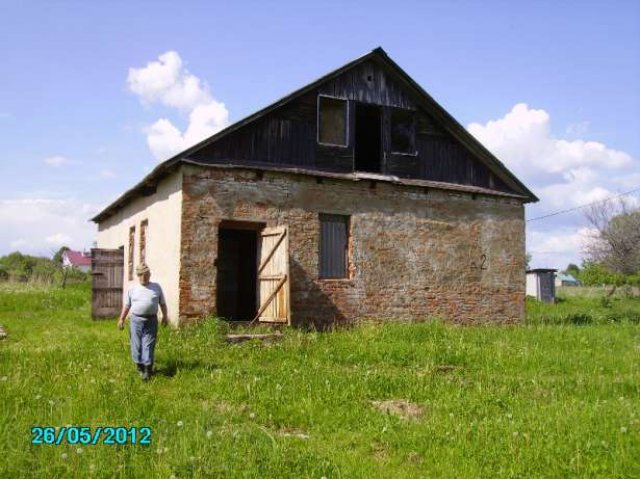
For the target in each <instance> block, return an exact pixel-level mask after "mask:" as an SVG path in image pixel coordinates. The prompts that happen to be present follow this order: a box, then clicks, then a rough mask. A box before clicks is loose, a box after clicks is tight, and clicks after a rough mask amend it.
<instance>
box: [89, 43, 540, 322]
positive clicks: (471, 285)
mask: <svg viewBox="0 0 640 480" xmlns="http://www.w3.org/2000/svg"><path fill="white" fill-rule="evenodd" d="M532 201H537V198H536V197H535V195H534V194H533V193H532V192H531V191H529V190H528V189H527V188H526V187H525V186H524V185H523V184H522V183H521V182H520V181H519V180H518V179H517V178H515V177H514V175H513V174H511V173H510V172H509V171H508V169H507V168H506V167H505V166H504V165H503V164H502V163H501V162H500V161H499V160H497V159H496V158H495V157H494V156H493V155H492V154H491V153H490V152H488V151H487V150H486V149H485V148H484V147H483V146H482V145H481V144H480V143H479V142H477V141H476V140H475V139H474V138H473V137H472V136H471V135H470V134H469V133H468V132H467V131H466V130H465V129H464V128H463V127H462V126H461V125H460V124H459V123H458V122H456V121H455V120H454V119H453V118H452V117H451V116H450V115H449V114H448V113H447V112H446V111H445V110H444V109H443V108H442V107H441V106H440V105H438V104H437V103H436V102H435V101H434V100H433V99H432V98H431V97H430V96H429V95H428V94H427V93H426V92H425V91H424V90H423V89H422V88H421V87H420V86H419V85H417V84H416V83H415V82H414V81H413V80H412V79H411V78H410V77H409V76H408V75H407V74H406V73H405V72H404V71H403V70H402V69H401V68H400V67H399V66H398V65H397V64H396V63H395V62H393V60H391V59H390V58H389V57H388V56H387V55H386V53H385V52H384V51H383V50H382V49H380V48H378V49H376V50H374V51H372V52H371V53H369V54H367V55H365V56H363V57H361V58H358V59H356V60H354V61H352V62H350V63H349V64H347V65H345V66H343V67H341V68H339V69H337V70H335V71H333V72H331V73H329V74H327V75H325V76H324V77H322V78H320V79H319V80H317V81H315V82H313V83H311V84H309V85H307V86H305V87H303V88H301V89H300V90H298V91H296V92H294V93H292V94H290V95H288V96H287V97H285V98H283V99H281V100H279V101H278V102H276V103H274V104H272V105H270V106H268V107H266V108H264V109H263V110H261V111H259V112H257V113H255V114H253V115H251V116H249V117H247V118H246V119H244V120H241V121H239V122H237V123H235V124H233V125H231V126H230V127H228V128H226V129H225V130H223V131H221V132H219V133H217V134H216V135H213V136H212V137H210V138H208V139H206V140H204V141H203V142H201V143H199V144H197V145H195V146H193V147H191V148H190V149H188V150H186V151H184V152H182V153H180V154H179V155H177V156H175V157H173V158H171V159H169V160H167V161H165V162H163V163H161V164H160V165H158V166H157V167H156V168H155V169H154V170H153V171H152V172H151V173H150V174H149V175H147V176H146V177H145V178H144V179H143V180H142V181H141V182H140V183H139V184H137V185H136V186H135V187H133V188H132V189H131V190H129V191H127V192H125V193H124V194H123V195H122V196H121V197H120V198H119V199H117V200H116V201H115V202H114V203H112V204H111V205H109V206H108V207H107V208H105V209H104V210H103V211H102V212H101V213H99V214H98V215H97V216H96V217H95V218H94V219H93V220H94V221H95V222H96V223H97V224H98V241H97V243H98V248H97V249H95V250H94V251H93V255H94V262H93V263H94V271H96V272H97V273H103V275H100V274H98V275H94V314H95V315H96V316H101V315H111V314H112V313H111V312H112V311H115V310H117V309H118V308H119V305H120V303H119V302H120V300H119V298H120V297H119V296H121V291H122V288H123V287H124V286H126V284H127V283H128V282H129V281H132V280H133V268H134V266H135V264H137V263H138V262H139V261H140V260H144V261H146V262H147V263H148V264H149V266H150V267H151V269H152V272H153V277H154V279H156V280H157V281H159V282H160V283H161V284H162V285H163V287H164V288H165V292H166V295H167V300H168V303H169V310H170V312H171V316H172V317H173V320H174V322H177V321H180V322H182V321H187V320H189V319H193V318H200V317H204V316H207V315H211V314H215V315H219V316H222V317H224V318H228V319H230V320H252V319H259V320H260V321H263V322H275V323H289V324H294V325H309V324H313V325H316V326H326V325H329V324H335V323H343V322H351V321H354V320H358V319H365V318H375V319H423V318H429V317H436V316H438V317H442V318H446V319H448V320H450V321H454V322H458V323H475V322H501V323H511V322H518V321H519V320H521V319H522V318H523V315H524V297H525V244H524V204H525V203H527V202H532ZM101 269H102V270H101Z"/></svg>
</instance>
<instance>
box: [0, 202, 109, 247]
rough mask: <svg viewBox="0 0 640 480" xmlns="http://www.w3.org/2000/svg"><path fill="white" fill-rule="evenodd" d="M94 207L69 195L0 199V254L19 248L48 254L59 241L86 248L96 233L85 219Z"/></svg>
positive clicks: (95, 210) (93, 210) (90, 215)
mask: <svg viewBox="0 0 640 480" xmlns="http://www.w3.org/2000/svg"><path fill="white" fill-rule="evenodd" d="M98 210H99V207H98V206H97V205H92V204H89V203H85V202H81V201H78V200H76V199H73V198H69V199H52V198H22V199H9V200H0V225H2V229H1V230H0V255H4V254H5V253H8V252H9V251H13V250H16V249H20V251H22V252H23V253H31V254H36V255H48V256H50V255H51V254H52V252H55V250H56V248H55V247H59V246H61V245H63V244H65V245H67V246H69V247H71V248H74V249H79V250H81V249H84V248H89V247H91V245H92V243H93V241H94V239H95V236H96V226H95V225H94V224H93V223H91V222H90V221H89V219H90V218H91V217H92V216H93V215H95V214H96V213H97V212H98ZM25 239H28V241H26V240H25Z"/></svg>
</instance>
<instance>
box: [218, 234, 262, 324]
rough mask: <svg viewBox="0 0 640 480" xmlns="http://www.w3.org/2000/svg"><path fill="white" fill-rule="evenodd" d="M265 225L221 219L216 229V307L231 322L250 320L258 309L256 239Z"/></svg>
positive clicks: (220, 314)
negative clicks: (222, 220) (223, 220)
mask: <svg viewBox="0 0 640 480" xmlns="http://www.w3.org/2000/svg"><path fill="white" fill-rule="evenodd" d="M263 227H264V224H259V223H253V222H222V223H221V224H220V228H219V229H218V260H217V268H218V279H217V289H216V291H217V293H216V310H217V313H218V315H219V316H220V317H223V318H225V319H227V320H234V321H249V320H252V319H253V318H254V317H255V315H256V313H257V310H258V305H257V304H258V296H257V286H256V285H257V275H258V264H257V262H258V238H259V233H260V230H262V228H263Z"/></svg>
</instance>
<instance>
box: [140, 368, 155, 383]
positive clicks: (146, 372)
mask: <svg viewBox="0 0 640 480" xmlns="http://www.w3.org/2000/svg"><path fill="white" fill-rule="evenodd" d="M152 373H153V365H145V366H144V373H143V375H142V379H143V380H144V381H145V382H146V381H147V380H149V379H150V378H151V374H152Z"/></svg>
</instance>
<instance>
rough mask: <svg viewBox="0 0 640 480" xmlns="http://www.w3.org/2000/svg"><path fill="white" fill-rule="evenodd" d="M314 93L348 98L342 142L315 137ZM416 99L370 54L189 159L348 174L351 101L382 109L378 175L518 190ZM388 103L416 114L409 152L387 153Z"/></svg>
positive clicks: (351, 144) (351, 156)
mask: <svg viewBox="0 0 640 480" xmlns="http://www.w3.org/2000/svg"><path fill="white" fill-rule="evenodd" d="M319 96H328V97H334V98H339V99H344V100H347V101H348V104H349V107H348V116H347V121H348V122H349V135H348V138H347V140H348V142H347V145H346V146H332V145H324V144H320V143H319V142H318V124H317V123H318V97H319ZM418 97H419V95H417V94H416V93H415V92H412V91H411V89H410V88H407V86H406V85H404V84H403V83H402V81H401V79H399V78H398V76H397V74H396V73H395V72H393V70H392V69H390V68H389V67H388V66H387V65H385V64H384V63H383V62H380V61H376V59H375V58H371V59H368V60H367V61H364V62H362V63H359V64H356V65H355V66H354V67H352V68H350V69H348V70H346V71H344V72H342V73H341V74H340V75H338V76H335V77H333V78H330V79H328V80H326V81H325V82H323V83H321V84H319V85H317V86H316V87H315V88H313V89H312V90H310V91H307V92H305V93H303V94H301V95H299V96H296V97H294V98H292V99H290V100H288V101H287V102H286V103H284V104H283V105H280V106H278V107H277V108H275V109H273V110H271V111H269V112H268V113H266V114H265V115H263V116H260V117H258V118H256V119H254V120H253V121H250V122H248V123H246V124H244V125H242V126H241V127H240V128H238V129H236V130H234V131H232V132H230V133H228V134H227V135H224V136H222V137H221V138H219V139H217V140H216V141H213V142H211V143H209V144H208V145H205V146H203V147H202V148H200V149H198V150H196V151H194V152H192V153H191V154H190V156H189V158H191V159H193V160H196V161H198V162H203V163H229V164H247V165H269V166H278V167H293V168H303V169H306V170H320V171H330V172H339V173H348V172H352V171H354V146H355V145H354V144H355V139H354V136H355V135H354V122H355V119H354V117H355V115H354V111H355V105H356V104H358V103H361V104H372V105H378V106H380V107H381V109H382V111H383V114H382V139H381V140H382V150H383V152H384V154H383V158H382V164H381V167H380V171H379V172H376V173H381V174H386V175H395V176H397V177H400V178H409V179H421V180H433V181H439V182H446V183H453V184H460V185H473V186H478V187H483V188H490V189H492V190H499V191H503V192H510V193H517V192H514V190H513V189H512V188H509V187H508V186H507V185H506V184H505V182H503V181H502V180H501V179H500V178H499V177H498V176H496V175H495V173H493V172H492V171H491V169H490V168H488V167H487V165H485V164H484V163H483V162H482V161H480V160H479V159H478V158H477V157H476V156H475V155H474V153H472V152H471V151H470V150H469V149H468V148H467V147H465V146H464V145H463V144H462V143H461V142H460V141H458V140H457V139H456V138H455V137H454V136H453V135H452V134H451V133H449V132H448V131H447V130H446V128H444V127H443V126H442V125H439V124H438V122H437V121H436V120H435V119H434V117H433V116H432V115H431V114H430V113H429V112H427V111H426V110H425V109H424V108H423V107H422V106H421V102H420V99H419V98H418ZM393 108H399V109H406V110H410V111H413V112H415V116H414V118H415V132H414V135H415V137H414V143H415V153H413V154H397V153H393V152H392V151H391V150H392V149H391V147H390V138H389V121H390V120H389V119H390V112H391V109H393Z"/></svg>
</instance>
